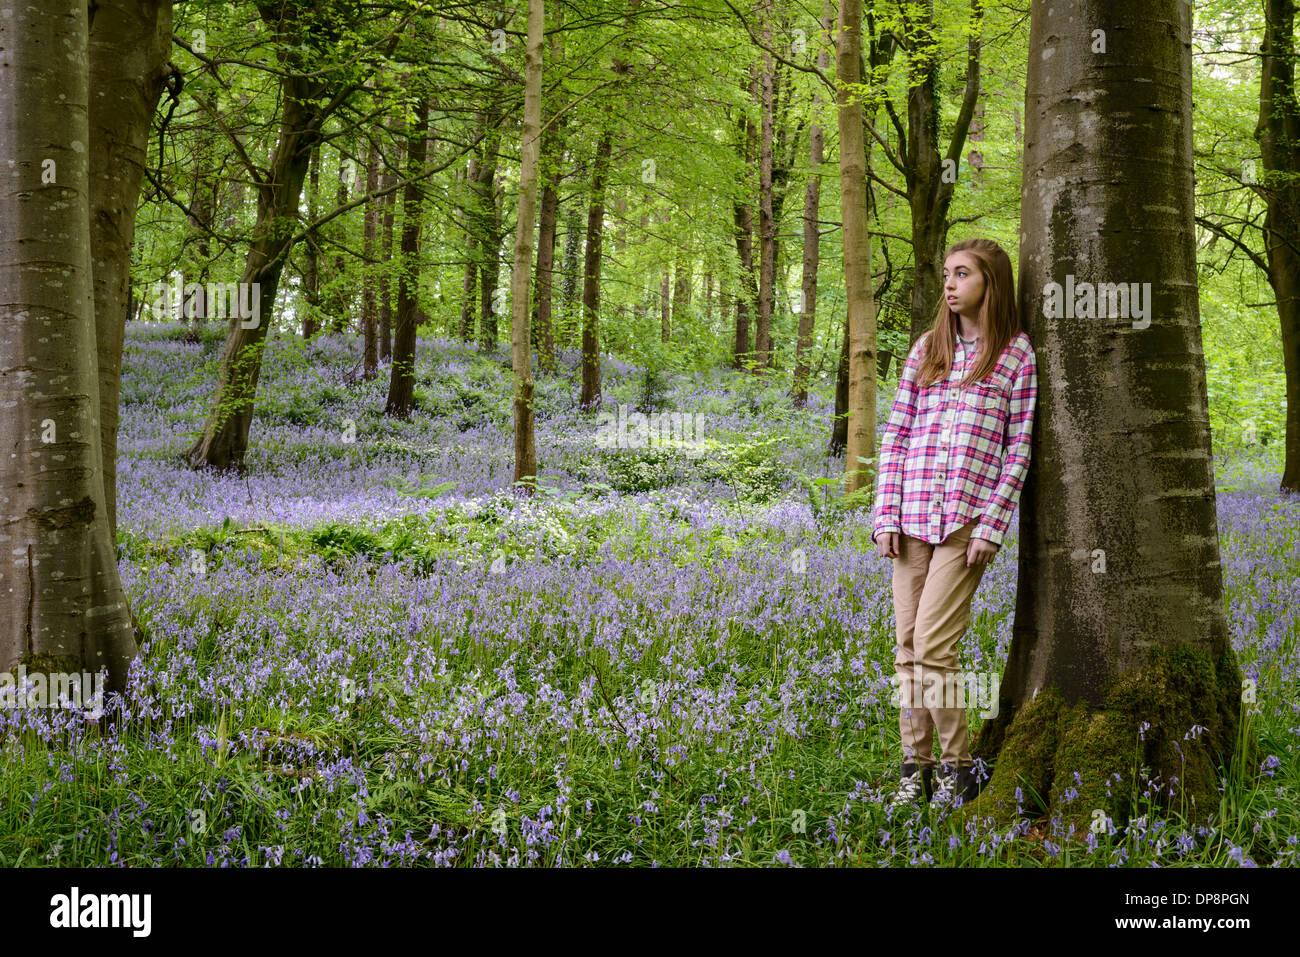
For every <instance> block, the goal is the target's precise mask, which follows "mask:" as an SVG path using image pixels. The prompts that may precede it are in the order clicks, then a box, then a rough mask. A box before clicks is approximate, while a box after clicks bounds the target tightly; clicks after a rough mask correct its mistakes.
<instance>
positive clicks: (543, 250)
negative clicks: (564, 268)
mask: <svg viewBox="0 0 1300 957" xmlns="http://www.w3.org/2000/svg"><path fill="white" fill-rule="evenodd" d="M552 48H554V44H552ZM559 144H560V137H559V133H558V132H557V131H556V129H555V127H554V126H552V127H551V129H549V130H547V131H546V132H545V133H544V134H543V135H542V157H543V160H544V162H545V164H546V167H547V171H546V176H545V185H544V186H543V187H542V207H541V213H540V219H539V221H538V224H537V302H536V304H535V305H534V307H533V317H534V320H535V322H536V324H537V365H538V367H539V368H542V369H545V370H547V371H548V372H554V371H555V368H556V365H555V330H554V328H553V327H552V319H551V309H552V305H551V301H552V299H553V298H554V296H555V229H556V226H557V224H558V221H559V214H560V190H559V179H560V177H559V172H558V169H557V163H558V160H559V159H560V156H559V151H560V150H559Z"/></svg>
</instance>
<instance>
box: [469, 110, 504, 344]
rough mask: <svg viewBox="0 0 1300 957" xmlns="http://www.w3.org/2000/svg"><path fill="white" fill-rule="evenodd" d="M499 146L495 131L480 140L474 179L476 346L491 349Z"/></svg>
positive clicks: (497, 300) (497, 264)
mask: <svg viewBox="0 0 1300 957" xmlns="http://www.w3.org/2000/svg"><path fill="white" fill-rule="evenodd" d="M484 122H485V123H487V124H488V125H489V126H491V127H496V126H497V120H496V118H495V117H494V116H493V115H491V114H487V115H486V118H485V121H484ZM500 145H501V137H500V135H499V134H494V135H492V136H489V137H488V138H487V139H486V140H484V145H483V161H482V164H481V165H480V167H479V176H478V181H477V184H476V185H477V192H478V210H479V220H478V224H479V227H478V228H479V233H478V235H479V276H480V279H481V286H480V290H479V291H480V298H479V306H480V308H479V348H481V349H482V350H483V351H484V352H486V351H488V350H490V349H495V348H496V346H497V340H498V339H499V338H500V329H499V324H498V322H497V313H498V311H499V310H500V309H501V308H502V301H503V299H504V296H502V294H501V293H499V292H498V287H499V284H500V281H501V211H500V208H499V206H498V204H497V189H496V178H497V162H498V156H497V153H498V150H499V149H500Z"/></svg>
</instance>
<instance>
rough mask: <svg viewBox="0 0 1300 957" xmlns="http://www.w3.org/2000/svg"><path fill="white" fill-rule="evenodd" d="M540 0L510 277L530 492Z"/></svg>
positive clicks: (523, 462) (519, 457)
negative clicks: (530, 298)
mask: <svg viewBox="0 0 1300 957" xmlns="http://www.w3.org/2000/svg"><path fill="white" fill-rule="evenodd" d="M545 22H546V19H545V10H544V7H543V0H528V46H527V48H526V49H525V52H524V60H525V67H524V120H523V131H522V137H521V147H522V149H521V152H520V160H519V216H518V222H517V228H516V230H515V263H514V272H513V273H512V274H511V275H512V283H511V284H512V286H513V289H512V294H513V295H512V308H513V313H512V315H511V338H510V344H511V356H510V361H511V366H512V367H513V369H514V387H515V388H514V393H515V395H514V407H515V487H516V488H518V489H520V490H521V491H522V492H523V493H524V494H525V495H532V494H533V492H534V491H535V489H534V487H533V485H532V484H523V485H520V484H519V483H521V482H522V483H536V481H537V445H536V442H535V440H534V437H533V365H532V357H531V355H530V354H529V352H530V342H531V336H530V335H529V318H530V316H529V310H528V290H529V286H530V285H531V279H532V270H533V227H534V225H535V224H536V218H537V172H538V171H537V166H538V157H539V154H540V152H541V143H540V141H539V137H540V135H541V128H542V33H543V31H544V25H545Z"/></svg>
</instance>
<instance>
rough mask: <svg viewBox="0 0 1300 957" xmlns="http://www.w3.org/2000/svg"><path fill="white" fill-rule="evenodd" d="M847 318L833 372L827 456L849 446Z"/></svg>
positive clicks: (837, 453) (846, 318)
mask: <svg viewBox="0 0 1300 957" xmlns="http://www.w3.org/2000/svg"><path fill="white" fill-rule="evenodd" d="M848 412H849V317H848V316H847V315H845V317H844V341H843V343H842V344H841V346H840V361H839V365H838V366H837V368H836V371H835V422H834V424H833V425H832V426H831V441H830V444H829V445H828V446H827V447H826V454H827V455H839V454H840V453H842V452H843V451H844V449H845V448H846V447H847V446H848V444H849V415H848Z"/></svg>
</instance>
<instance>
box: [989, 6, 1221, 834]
mask: <svg viewBox="0 0 1300 957" xmlns="http://www.w3.org/2000/svg"><path fill="white" fill-rule="evenodd" d="M1191 17H1192V8H1191V5H1190V4H1188V3H1186V2H1183V0H1151V2H1150V3H1148V4H1145V5H1141V6H1138V5H1134V4H1132V3H1129V2H1127V0H1096V2H1092V3H1089V4H1086V5H1085V4H1082V3H1061V2H1056V3H1047V2H1043V0H1036V2H1035V3H1034V5H1033V12H1032V24H1031V35H1030V54H1029V75H1028V82H1027V89H1028V90H1029V91H1030V92H1029V94H1028V95H1027V101H1026V110H1027V129H1026V145H1025V157H1024V192H1023V207H1022V222H1021V242H1020V277H1019V278H1020V308H1021V310H1022V315H1023V317H1024V320H1025V324H1026V327H1027V331H1028V334H1029V337H1030V339H1031V340H1032V342H1033V343H1034V348H1035V352H1036V354H1037V362H1038V383H1039V390H1038V404H1037V409H1036V414H1035V427H1034V449H1033V464H1032V467H1031V468H1030V471H1029V475H1028V477H1027V480H1026V483H1025V487H1024V490H1023V495H1022V498H1021V507H1020V559H1019V582H1020V584H1019V593H1018V596H1017V601H1016V610H1015V629H1014V631H1013V635H1012V641H1011V648H1010V653H1009V658H1008V662H1007V668H1006V673H1005V675H1004V677H1003V680H1002V685H1001V701H1000V708H999V713H998V714H997V716H996V717H995V718H994V719H993V720H992V722H991V723H990V724H989V725H986V727H985V728H984V729H983V730H982V731H981V734H980V736H979V738H978V741H977V742H976V746H975V749H974V753H975V755H976V756H977V757H980V758H983V759H985V760H990V759H992V760H993V762H994V770H993V777H992V780H991V782H990V786H989V788H988V789H987V790H986V793H985V795H984V796H983V797H981V799H980V802H981V804H982V805H986V806H989V807H990V808H996V807H998V806H1001V807H1002V809H1003V810H1006V809H1008V808H1011V807H1012V806H1013V805H1014V804H1015V803H1016V797H1015V794H1016V790H1017V789H1020V797H1021V800H1022V801H1023V803H1024V805H1025V806H1026V808H1032V807H1033V805H1034V804H1035V803H1037V804H1039V805H1040V807H1041V808H1043V809H1046V810H1048V811H1049V812H1053V813H1059V814H1060V815H1061V817H1062V819H1063V820H1065V821H1068V822H1074V823H1076V824H1077V825H1081V826H1086V824H1087V823H1089V822H1091V821H1092V820H1097V818H1095V817H1094V812H1095V811H1096V810H1098V809H1100V810H1102V811H1103V812H1104V813H1105V815H1106V816H1107V817H1111V818H1116V819H1119V820H1122V819H1123V818H1124V816H1125V815H1126V814H1127V813H1128V811H1129V810H1130V806H1129V803H1128V801H1129V798H1130V797H1131V796H1132V795H1133V794H1134V793H1135V790H1136V792H1137V793H1140V792H1141V791H1142V790H1143V789H1144V787H1145V786H1144V785H1142V784H1141V783H1140V782H1139V781H1138V780H1136V778H1137V777H1139V776H1140V775H1141V774H1142V769H1143V768H1147V769H1149V773H1150V775H1151V776H1152V779H1153V780H1154V779H1156V778H1158V779H1159V781H1160V783H1161V793H1162V794H1163V795H1164V799H1165V800H1167V801H1168V802H1169V804H1170V806H1172V807H1174V808H1176V809H1180V810H1182V811H1183V812H1185V813H1187V814H1189V815H1192V814H1195V815H1196V816H1199V817H1201V818H1203V817H1204V814H1205V813H1206V812H1207V811H1209V810H1211V809H1212V808H1217V807H1218V803H1219V794H1218V791H1219V787H1220V777H1221V774H1222V772H1221V770H1220V769H1221V768H1227V767H1229V766H1230V762H1231V760H1232V757H1233V754H1234V750H1235V749H1236V742H1237V734H1238V719H1239V710H1240V702H1241V697H1242V695H1241V675H1240V671H1239V669H1238V666H1237V660H1236V656H1235V654H1234V653H1233V650H1232V647H1231V644H1230V643H1229V639H1228V628H1227V622H1226V619H1225V615H1224V609H1223V577H1222V568H1221V566H1220V560H1219V540H1218V534H1217V524H1216V512H1215V492H1214V475H1213V468H1212V462H1211V457H1210V426H1209V417H1208V404H1207V400H1206V386H1205V370H1204V365H1203V358H1202V355H1203V354H1202V349H1201V332H1200V317H1199V312H1198V306H1197V277H1196V249H1195V235H1196V233H1195V229H1194V228H1193V218H1192V217H1193V212H1194V205H1193V189H1192V187H1193V180H1192V126H1191V124H1192V75H1191V59H1190V51H1191V46H1190V43H1191V26H1192V24H1191ZM1071 276H1072V277H1073V278H1072V280H1071V279H1068V278H1067V277H1071ZM1069 282H1073V284H1074V286H1075V290H1076V294H1075V296H1074V297H1073V298H1074V302H1073V303H1071V304H1070V305H1071V308H1070V309H1069V310H1068V311H1067V310H1066V309H1064V308H1063V309H1061V310H1059V311H1058V310H1057V309H1056V308H1055V307H1054V306H1053V304H1052V301H1051V298H1050V297H1049V296H1048V295H1047V294H1046V292H1045V287H1047V286H1048V284H1050V283H1059V284H1060V285H1061V286H1062V287H1065V286H1066V285H1067V283H1069ZM1084 283H1092V284H1097V283H1124V284H1129V283H1137V284H1144V283H1149V284H1150V286H1149V294H1143V298H1144V299H1145V301H1146V302H1147V304H1148V306H1149V313H1148V316H1147V317H1146V318H1144V317H1142V316H1141V315H1134V310H1133V309H1132V308H1130V309H1129V310H1123V309H1121V308H1119V302H1118V297H1117V300H1116V302H1115V303H1114V305H1113V306H1112V304H1111V303H1110V302H1109V301H1108V298H1109V297H1107V301H1102V302H1101V303H1091V305H1094V306H1096V305H1100V306H1101V308H1100V309H1097V308H1094V309H1089V308H1088V306H1089V305H1090V303H1089V301H1088V300H1087V298H1086V293H1085V292H1084V291H1083V287H1082V284H1084ZM1130 288H1131V287H1130ZM1142 288H1143V287H1140V286H1139V287H1138V289H1139V292H1140V293H1141V289H1142ZM1138 311H1140V310H1138ZM1125 312H1127V315H1124V314H1122V313H1125ZM1117 314H1119V315H1117ZM1069 316H1074V318H1069ZM1175 778H1176V779H1177V781H1176V782H1175V781H1174V779H1175ZM1171 789H1172V792H1173V796H1172V797H1171V796H1170V792H1171ZM1076 833H1078V831H1077V830H1076Z"/></svg>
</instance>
